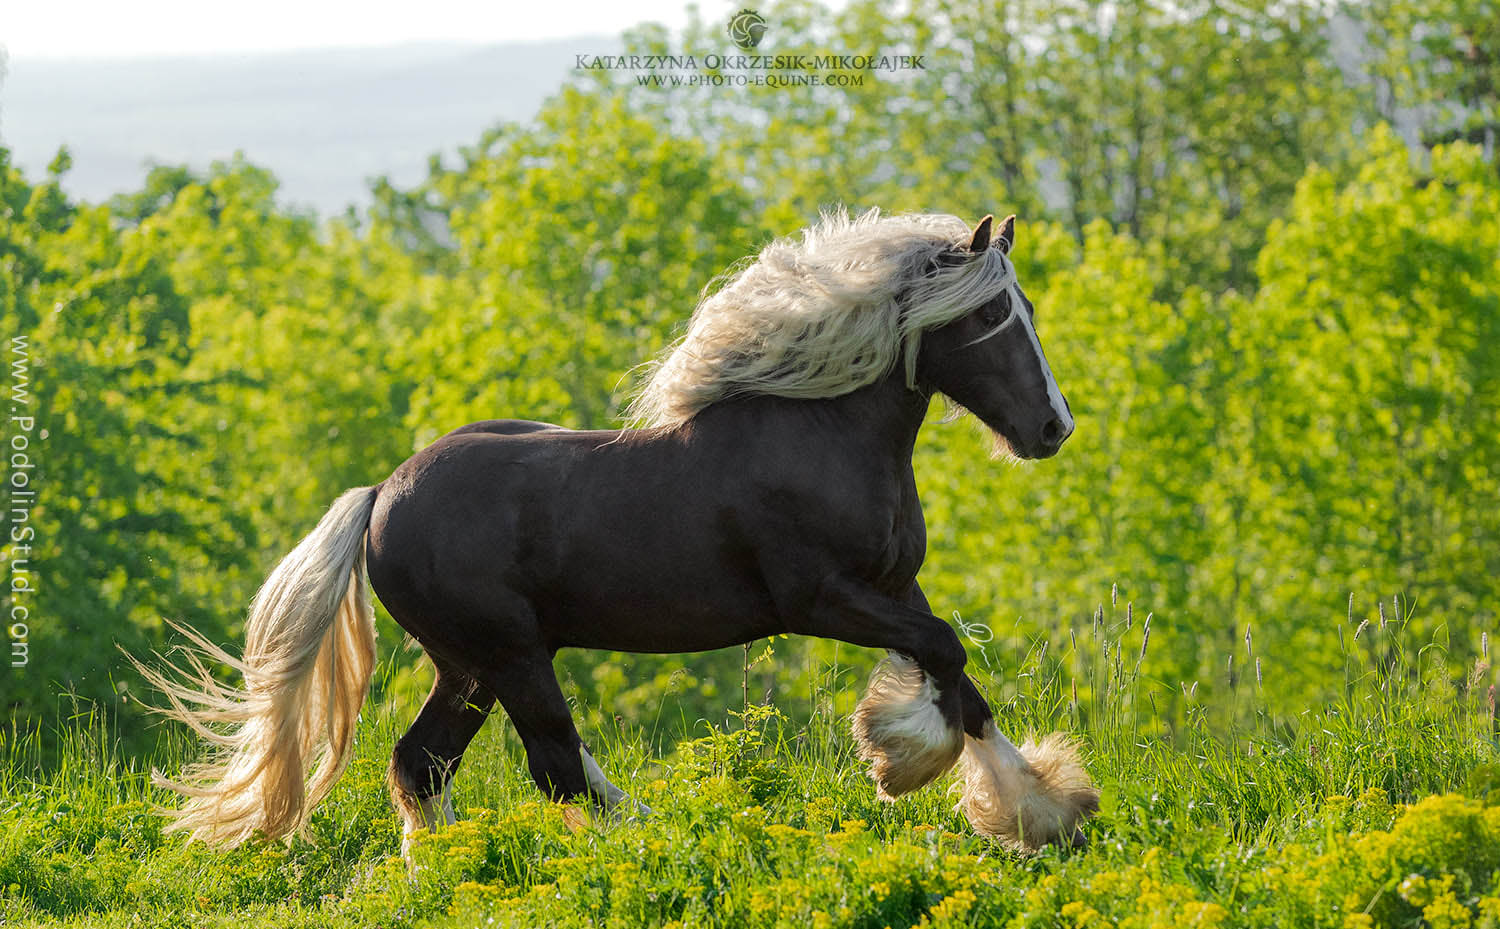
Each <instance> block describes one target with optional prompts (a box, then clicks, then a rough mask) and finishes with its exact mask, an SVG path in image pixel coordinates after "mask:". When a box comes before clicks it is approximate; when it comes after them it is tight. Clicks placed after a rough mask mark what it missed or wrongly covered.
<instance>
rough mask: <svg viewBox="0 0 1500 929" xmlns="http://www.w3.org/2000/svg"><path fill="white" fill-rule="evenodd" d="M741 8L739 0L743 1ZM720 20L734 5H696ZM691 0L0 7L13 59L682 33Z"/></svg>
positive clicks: (149, 1)
mask: <svg viewBox="0 0 1500 929" xmlns="http://www.w3.org/2000/svg"><path fill="white" fill-rule="evenodd" d="M741 5H743V0H741ZM698 6H699V8H700V9H701V10H702V12H703V15H704V16H705V18H708V17H714V16H719V15H721V14H722V15H723V16H724V17H725V18H726V19H727V18H728V17H729V16H731V15H733V14H734V12H735V10H736V9H738V7H736V6H735V3H734V0H701V2H700V3H699V4H698ZM686 7H687V0H629V2H620V0H564V2H557V0H520V2H517V0H487V2H478V0H420V2H412V0H401V2H392V0H359V2H355V0H256V2H254V3H251V4H241V3H227V2H225V0H130V2H128V3H127V2H120V0H110V2H100V0H54V2H46V0H40V2H38V0H30V2H28V0H14V2H7V3H5V4H4V6H3V7H0V45H3V46H4V47H5V48H6V50H7V51H8V52H9V54H10V56H11V57H12V58H33V59H35V58H73V57H100V56H104V57H122V58H140V57H151V56H162V55H174V56H175V55H211V54H219V53H236V52H238V53H243V52H255V51H276V50H288V49H307V48H328V47H368V46H375V45H396V44H400V43H405V42H446V41H459V42H511V41H531V40H538V39H560V38H567V37H570V36H575V35H581V34H585V33H587V34H591V35H599V34H609V35H613V34H617V33H619V32H620V31H621V30H622V29H625V28H627V27H629V26H633V25H635V24H637V23H640V22H645V21H654V22H660V23H663V24H665V25H668V26H671V27H673V28H680V27H681V26H683V25H684V24H685V23H686V21H687V13H686Z"/></svg>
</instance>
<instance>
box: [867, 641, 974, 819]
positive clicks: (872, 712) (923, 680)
mask: <svg viewBox="0 0 1500 929" xmlns="http://www.w3.org/2000/svg"><path fill="white" fill-rule="evenodd" d="M937 700H938V689H937V686H936V685H934V684H933V682H932V678H931V677H929V676H928V675H927V674H926V672H924V671H923V670H922V669H921V668H920V667H918V666H917V663H916V662H915V661H913V660H912V659H910V658H908V657H906V656H905V655H900V654H897V653H895V652H892V653H891V654H890V656H889V657H887V658H886V659H885V660H884V661H882V662H881V663H880V664H878V665H876V667H875V670H874V672H873V673H872V674H871V675H870V686H869V689H868V690H867V691H866V692H865V696H864V698H863V699H861V700H860V701H859V706H857V707H855V710H854V740H855V742H856V744H857V745H858V747H859V757H860V758H861V759H862V760H864V761H868V762H869V763H870V777H872V778H874V780H875V785H876V794H877V795H878V796H879V797H880V798H881V799H882V800H893V799H895V798H896V797H899V796H900V795H901V794H904V793H908V792H910V791H913V790H916V789H917V788H918V787H921V786H922V785H924V784H928V783H931V782H932V781H934V780H936V779H937V778H938V777H940V776H941V775H942V774H943V772H944V771H947V770H948V769H949V768H951V767H953V763H954V762H955V761H957V760H958V756H959V753H960V752H962V751H963V746H964V736H963V732H962V730H960V729H958V728H957V727H954V726H950V725H948V723H947V721H946V720H944V719H943V714H942V711H941V710H939V709H938V706H937Z"/></svg>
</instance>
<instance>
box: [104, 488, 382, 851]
mask: <svg viewBox="0 0 1500 929" xmlns="http://www.w3.org/2000/svg"><path fill="white" fill-rule="evenodd" d="M375 493H376V489H375V488H373V487H360V488H357V489H355V490H350V491H348V492H346V493H345V494H344V495H343V496H341V497H339V498H338V500H337V501H335V502H334V504H333V506H332V507H330V508H329V510H328V512H327V513H326V514H324V516H323V519H322V520H321V521H319V523H318V525H317V528H315V529H313V531H312V532H311V533H309V534H308V536H307V538H305V539H303V540H302V542H301V543H300V544H299V545H298V546H297V547H296V548H294V549H293V550H292V552H291V554H289V555H287V556H286V557H285V558H283V559H282V561H281V563H280V564H279V565H277V566H276V570H274V571H272V572H271V576H270V577H268V578H267V579H266V582H265V584H263V585H262V586H261V588H260V592H259V593H257V594H256V595H255V599H254V601H253V602H252V603H251V606H250V619H249V621H248V622H247V623H246V626H245V654H244V657H243V658H238V659H237V658H235V657H233V656H232V655H230V654H229V653H228V652H226V651H224V649H222V648H220V647H219V646H218V645H215V644H214V643H213V642H210V641H209V640H208V639H207V638H206V637H204V636H203V634H202V633H199V632H198V631H196V630H194V629H191V628H188V627H186V626H182V625H178V624H176V623H173V624H172V625H173V626H174V627H175V628H176V629H177V630H178V631H180V632H182V633H183V634H184V635H185V636H187V637H188V639H190V640H191V642H192V645H191V646H184V647H182V648H181V651H183V652H184V653H185V656H186V666H185V667H171V666H169V670H170V671H171V672H173V673H170V674H169V673H163V672H161V671H158V670H155V669H153V668H149V667H146V666H144V665H142V664H141V663H140V662H137V661H135V659H133V658H132V659H131V661H132V662H133V663H134V664H135V666H136V668H137V669H138V670H139V671H140V672H141V674H142V675H143V676H145V678H146V680H148V681H149V682H150V683H151V684H152V685H153V686H155V687H156V688H158V689H159V690H161V692H162V693H163V694H165V695H166V697H167V700H168V701H169V703H170V704H171V706H170V707H169V708H163V709H162V710H161V712H162V713H163V714H164V715H166V716H169V717H171V718H173V719H177V720H180V721H181V722H183V723H186V724H187V725H188V726H190V727H191V728H192V729H193V730H194V731H195V732H197V733H198V734H199V735H200V736H202V737H203V738H204V739H205V740H207V741H208V742H209V743H211V744H212V745H213V746H214V747H215V749H214V752H213V756H212V757H211V758H210V759H209V760H208V761H205V762H202V763H199V764H194V765H191V766H189V767H188V768H187V769H186V770H185V771H184V772H183V774H182V776H181V779H180V780H170V779H168V778H166V777H163V776H162V775H161V773H160V772H153V775H152V776H153V780H154V781H155V782H156V783H158V784H160V785H163V786H165V787H169V788H171V789H172V790H175V791H177V792H178V793H181V794H183V795H184V796H185V797H187V801H186V802H185V803H184V804H183V806H182V808H181V809H180V810H175V811H171V812H170V813H169V815H171V816H172V818H173V821H172V823H171V824H170V825H169V826H168V829H170V830H174V831H175V830H180V831H186V832H189V833H190V834H191V836H192V838H194V839H201V840H203V841H205V842H208V843H209V844H211V845H218V846H233V845H238V844H240V843H241V842H243V841H245V840H246V839H248V838H250V836H251V835H253V834H254V833H256V832H259V833H262V834H263V835H265V836H266V837H268V838H280V837H281V836H284V835H287V834H288V833H291V832H293V831H296V830H299V829H301V828H302V826H303V825H304V824H305V823H306V821H307V817H308V816H309V814H310V813H311V812H312V809H313V807H314V806H316V805H317V803H318V801H319V800H321V799H323V797H324V795H326V794H327V793H328V791H329V790H330V789H331V788H332V787H333V785H334V782H336V781H337V780H338V778H339V775H340V774H342V773H343V771H344V767H345V765H346V764H348V761H349V754H350V749H352V748H353V745H354V727H355V723H356V722H357V720H358V718H359V710H360V707H361V705H363V703H364V700H365V694H366V693H367V691H368V689H369V685H370V674H371V672H372V671H373V670H374V667H375V616H374V613H373V611H372V610H371V607H370V597H369V594H368V592H367V590H366V583H365V551H364V543H365V530H366V529H367V528H368V527H369V524H370V513H371V510H373V509H374V506H375ZM209 662H218V663H222V664H226V665H229V666H231V667H233V668H235V669H236V670H238V671H239V672H240V673H241V674H243V675H244V678H245V687H244V689H243V690H240V689H236V688H234V687H230V686H226V685H224V684H221V683H219V682H218V681H215V680H214V679H213V677H212V675H211V674H210V673H209ZM309 771H311V775H310V776H309Z"/></svg>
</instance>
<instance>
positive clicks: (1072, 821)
mask: <svg viewBox="0 0 1500 929" xmlns="http://www.w3.org/2000/svg"><path fill="white" fill-rule="evenodd" d="M961 770H962V774H961V777H960V784H961V786H962V788H963V799H962V800H960V801H959V804H958V809H959V810H960V811H962V812H963V814H964V816H965V817H966V818H967V819H968V820H969V824H970V825H971V826H973V827H974V831H975V832H978V833H979V834H981V835H985V836H989V837H991V838H995V839H999V840H1000V841H1002V842H1004V843H1005V844H1006V845H1008V846H1010V847H1012V848H1015V849H1018V850H1021V851H1035V850H1036V849H1039V848H1041V847H1042V846H1043V845H1047V844H1049V843H1051V842H1054V841H1059V840H1061V841H1063V842H1065V843H1067V844H1073V845H1077V844H1079V843H1080V842H1081V839H1082V833H1081V832H1079V829H1078V827H1079V824H1080V823H1081V822H1082V821H1083V820H1084V819H1085V818H1086V817H1088V816H1090V815H1092V814H1093V813H1095V812H1097V811H1098V809H1099V791H1098V789H1097V788H1095V787H1094V783H1093V781H1092V780H1090V778H1089V775H1088V772H1087V771H1085V770H1084V769H1083V764H1082V763H1081V762H1080V761H1079V760H1078V746H1077V744H1076V743H1075V742H1074V741H1073V740H1072V739H1071V738H1069V737H1068V736H1066V735H1063V734H1062V733H1059V732H1054V733H1052V734H1051V735H1049V736H1046V737H1045V738H1043V739H1042V740H1041V741H1040V742H1032V741H1029V740H1028V741H1027V742H1026V743H1025V744H1024V745H1022V746H1021V747H1020V748H1019V749H1018V748H1016V747H1015V746H1014V745H1012V744H1011V743H1010V740H1009V739H1007V738H1006V737H1005V736H1003V735H1001V734H1000V730H999V729H997V728H996V727H995V724H994V722H993V721H991V722H988V723H986V724H985V727H984V738H982V739H976V738H973V737H972V736H966V737H965V740H964V751H963V758H962V763H961Z"/></svg>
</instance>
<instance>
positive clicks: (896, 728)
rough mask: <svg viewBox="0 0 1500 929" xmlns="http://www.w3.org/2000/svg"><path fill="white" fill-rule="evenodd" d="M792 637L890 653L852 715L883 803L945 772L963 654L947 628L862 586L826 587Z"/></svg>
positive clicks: (952, 751)
mask: <svg viewBox="0 0 1500 929" xmlns="http://www.w3.org/2000/svg"><path fill="white" fill-rule="evenodd" d="M791 631H792V632H796V633H800V634H804V635H815V636H820V637H822V638H830V639H838V640H840V641H843V642H849V643H851V644H853V645H861V646H864V647H867V648H883V649H886V650H887V651H889V652H890V655H889V656H888V657H887V658H886V660H884V661H882V662H881V663H880V664H879V665H878V666H877V667H876V669H875V672H874V674H872V675H871V677H870V686H869V690H868V691H867V692H866V693H865V696H864V698H863V699H861V700H860V702H859V706H858V707H856V708H855V711H854V738H855V741H856V743H857V744H858V746H859V755H860V758H862V759H864V760H865V761H868V762H869V763H870V776H871V777H872V778H874V780H875V785H876V792H877V793H878V795H879V796H880V797H881V798H882V799H885V800H891V799H894V798H896V797H898V796H900V795H901V794H904V793H907V792H909V791H912V790H916V789H917V788H918V787H921V786H922V785H924V784H927V783H929V782H931V781H932V780H934V779H936V778H937V777H939V776H940V775H942V773H943V772H944V771H947V770H948V769H949V768H951V767H953V764H954V762H956V761H957V760H958V757H959V755H960V753H962V752H963V749H964V729H963V722H964V719H963V698H962V688H963V686H964V682H965V677H964V673H963V667H964V662H965V661H967V655H966V654H965V653H964V648H963V645H962V643H960V642H959V640H958V635H957V633H955V632H954V631H953V627H951V626H949V625H948V624H947V623H945V622H943V621H942V620H941V619H938V618H937V617H936V616H933V615H932V613H931V612H930V611H928V610H924V609H919V608H917V607H915V606H913V605H912V604H910V603H908V602H903V601H901V600H897V599H893V598H891V597H889V596H886V595H885V594H882V593H880V592H879V591H877V590H874V589H873V588H871V587H869V586H868V585H864V584H861V583H859V582H855V581H845V580H834V581H830V582H829V583H826V584H825V585H824V586H823V589H822V590H821V591H820V593H819V595H818V598H817V601H816V603H815V605H814V607H813V609H811V610H810V611H808V614H807V615H806V617H805V618H804V619H803V620H802V621H801V622H799V623H798V624H797V625H795V626H794V627H793V628H792V629H791Z"/></svg>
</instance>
